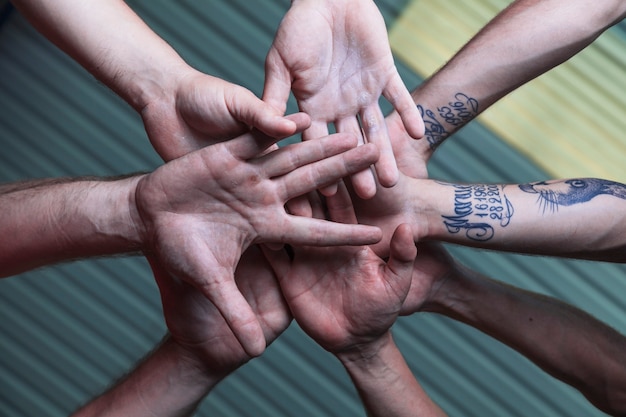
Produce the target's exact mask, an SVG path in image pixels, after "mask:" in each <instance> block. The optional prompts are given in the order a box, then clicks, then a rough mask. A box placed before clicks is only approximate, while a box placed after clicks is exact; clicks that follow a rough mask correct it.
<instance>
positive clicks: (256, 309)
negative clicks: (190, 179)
mask: <svg viewBox="0 0 626 417" xmlns="http://www.w3.org/2000/svg"><path fill="white" fill-rule="evenodd" d="M150 264H151V266H152V270H153V272H154V276H155V278H156V281H157V284H158V285H159V290H160V292H161V299H162V302H163V314H164V316H165V321H166V323H167V327H168V329H169V331H170V333H171V336H172V338H173V339H174V340H175V341H176V342H177V343H178V344H179V345H180V346H181V347H183V348H184V349H187V350H188V351H189V352H190V354H191V355H192V356H193V357H197V358H198V359H199V362H201V363H202V364H203V365H204V366H205V367H206V368H207V369H209V370H210V372H211V374H213V375H216V377H217V378H220V379H221V378H223V377H224V376H226V375H228V374H229V373H230V372H232V371H234V370H235V369H237V368H238V367H239V366H241V365H243V364H244V363H246V362H247V361H248V360H250V359H251V358H252V357H251V356H250V355H249V354H248V353H247V352H246V351H245V350H244V349H243V348H242V347H241V345H240V343H239V341H238V340H237V338H236V337H235V335H234V334H233V332H232V330H231V329H230V328H229V326H228V324H227V323H226V321H224V318H223V317H222V316H221V315H220V312H219V311H218V310H217V308H215V306H214V305H213V304H212V303H211V302H210V301H209V300H208V299H207V298H206V297H205V296H204V295H203V294H201V293H200V292H198V291H197V290H196V289H195V288H194V287H192V286H191V285H189V284H187V283H186V282H184V281H181V280H180V279H178V278H176V277H174V276H172V275H170V274H168V273H167V272H166V271H165V270H164V269H163V267H162V266H161V265H160V264H159V262H158V260H157V259H155V258H150ZM235 283H236V284H237V287H238V288H239V290H240V291H241V293H242V295H243V297H244V298H245V299H246V301H247V302H248V303H249V305H250V307H251V309H252V311H253V313H254V314H255V317H256V319H257V320H258V322H259V324H260V325H261V329H262V330H263V335H264V339H265V342H266V343H267V344H268V345H269V344H270V343H271V342H272V341H273V340H274V339H276V338H277V337H278V336H279V335H280V334H281V333H282V332H283V331H284V330H285V329H286V328H287V326H288V325H289V323H290V322H291V314H290V313H289V309H288V308H287V305H286V304H285V301H284V300H283V297H282V294H281V292H280V289H279V287H278V282H277V281H276V277H275V276H274V274H273V272H272V270H271V268H270V267H269V265H268V264H267V261H266V260H265V258H264V257H263V255H262V254H261V251H260V249H259V247H258V246H252V247H250V248H249V249H248V250H247V251H246V252H244V254H243V256H242V262H240V264H239V266H238V267H237V269H236V271H235Z"/></svg>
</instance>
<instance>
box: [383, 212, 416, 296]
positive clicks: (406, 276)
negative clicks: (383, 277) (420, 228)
mask: <svg viewBox="0 0 626 417" xmlns="http://www.w3.org/2000/svg"><path fill="white" fill-rule="evenodd" d="M416 256H417V247H416V246H415V243H414V241H413V232H412V230H411V227H410V226H409V225H408V224H406V223H405V224H401V225H399V226H398V227H397V228H396V230H395V232H394V233H393V236H392V237H391V242H390V251H389V260H388V261H387V269H388V270H389V271H391V272H392V273H393V274H394V275H395V277H396V278H397V279H395V280H393V281H391V283H392V284H394V287H395V288H397V289H398V293H399V294H403V299H404V298H405V297H406V296H407V294H408V292H409V289H410V287H411V279H412V276H413V265H414V261H415V257H416Z"/></svg>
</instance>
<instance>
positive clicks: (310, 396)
mask: <svg viewBox="0 0 626 417" xmlns="http://www.w3.org/2000/svg"><path fill="white" fill-rule="evenodd" d="M405 3H406V2H404V1H394V0H388V1H380V2H379V5H380V7H381V10H382V11H383V12H384V14H385V17H386V18H387V22H388V24H389V23H391V22H393V19H394V18H395V17H396V16H397V15H398V14H399V13H401V12H402V8H403V6H404V4H405ZM130 4H131V5H132V6H133V7H134V8H135V9H136V10H137V11H138V12H139V13H140V14H141V15H142V16H143V17H144V18H145V19H146V21H147V22H148V23H149V24H150V25H151V26H152V27H153V28H154V29H155V30H156V31H157V32H158V33H160V34H161V35H162V36H163V37H164V38H166V39H167V40H168V41H169V42H170V43H171V44H172V45H174V47H175V48H176V49H177V50H178V51H179V52H180V53H181V55H183V56H184V57H185V59H187V60H188V61H189V62H190V63H192V64H193V65H194V66H196V67H198V68H199V69H202V70H203V71H206V72H209V73H211V74H215V75H218V76H221V77H224V78H227V79H229V80H231V81H233V82H237V83H239V84H243V85H245V86H246V87H248V88H250V89H251V90H253V91H254V92H255V93H257V94H260V92H261V90H262V84H263V60H264V56H265V51H266V50H267V48H268V47H269V45H270V43H271V40H272V36H273V31H274V30H275V27H276V25H277V24H278V22H279V21H280V17H281V15H282V13H283V12H284V11H285V10H286V8H287V7H288V6H289V2H288V1H286V0H283V1H270V0H267V1H262V0H260V1H258V2H248V1H244V0H238V1H228V2H226V1H216V0H209V1H205V2H190V1H184V2H171V1H164V0H158V1H151V2H149V3H148V2H140V1H133V2H130ZM401 70H402V75H403V77H404V79H405V81H406V83H407V84H408V85H409V86H411V87H413V86H416V85H417V84H419V82H421V80H420V79H419V78H418V77H417V76H416V75H414V74H412V73H411V72H410V71H409V70H408V69H406V68H404V67H401ZM290 109H291V111H293V110H294V109H295V106H294V105H293V103H291V106H290ZM157 164H159V159H158V157H157V156H156V155H155V153H154V151H153V150H152V149H151V147H150V145H149V144H148V141H147V139H146V135H145V133H144V132H143V127H142V125H141V121H140V119H139V118H138V116H137V115H136V114H135V113H134V112H133V111H132V110H131V109H130V108H129V107H128V106H127V105H126V104H125V103H123V102H122V101H121V100H119V99H118V98H117V97H115V95H114V94H112V93H111V92H110V91H108V90H107V89H106V88H104V87H103V86H101V85H100V84H98V83H97V82H95V81H94V80H93V78H92V77H91V76H89V75H88V74H86V73H85V72H84V71H83V70H82V69H81V68H80V67H78V66H77V65H76V64H75V63H73V62H72V61H71V60H70V59H69V58H67V57H66V56H65V55H63V54H62V53H60V52H59V51H57V50H56V49H55V48H54V47H52V46H51V45H50V44H49V43H47V42H46V41H45V40H44V39H42V38H41V36H39V35H38V34H37V33H36V32H35V31H34V30H33V29H32V28H31V27H30V26H29V25H28V24H27V23H25V22H24V20H23V19H22V18H21V17H20V16H19V15H18V14H17V13H13V14H12V15H10V16H9V18H8V19H7V20H6V21H5V22H4V24H3V26H2V27H0V181H12V180H17V179H22V178H31V177H46V176H61V175H63V176H65V175H85V174H90V175H113V174H120V173H127V172H133V171H139V170H146V169H151V168H152V167H154V166H156V165H157ZM430 174H431V176H433V177H434V178H441V179H449V180H467V181H490V182H506V181H516V182H520V181H522V182H523V181H530V180H535V179H541V178H544V177H545V174H544V173H542V172H541V171H540V170H538V169H537V168H536V167H534V166H533V165H532V164H530V163H529V162H528V161H527V160H526V159H525V158H524V157H523V156H521V155H519V154H518V153H517V152H515V150H513V149H511V148H510V147H508V146H507V145H506V144H504V143H503V142H502V141H500V140H499V138H498V137H496V136H495V135H493V134H492V133H491V132H489V131H488V130H487V129H485V128H484V127H483V126H481V125H479V124H477V123H474V124H471V125H470V126H468V127H467V128H465V129H464V130H463V131H462V132H460V133H459V134H458V135H457V137H455V138H453V139H451V140H450V141H449V142H448V143H446V145H445V146H442V147H441V149H440V150H439V151H437V153H436V155H435V157H434V158H433V161H432V163H431V165H430ZM452 249H453V251H454V253H455V254H457V255H458V256H459V257H460V258H461V259H462V260H463V261H464V262H465V263H467V264H468V265H470V266H472V267H475V268H476V269H479V270H480V271H482V272H485V273H487V274H489V275H491V276H493V277H494V278H498V279H502V280H504V281H506V282H509V283H512V284H515V285H519V286H522V287H524V288H527V289H530V290H533V291H539V292H542V293H546V294H549V295H553V296H556V297H559V298H561V299H564V300H567V301H569V302H571V303H573V304H575V305H577V306H579V307H581V308H583V309H585V310H587V311H589V312H590V313H591V314H593V315H595V316H597V317H598V318H600V319H602V320H603V321H605V322H607V323H609V324H611V325H612V326H614V327H615V328H617V329H619V330H620V331H622V332H624V331H626V322H625V320H624V316H625V315H624V307H623V301H622V300H620V299H619V298H618V297H617V296H616V294H623V293H624V290H626V288H625V286H626V280H624V279H623V278H624V272H626V271H625V270H624V267H622V266H617V265H609V264H597V263H590V262H574V261H562V260H554V259H543V258H531V257H524V256H516V255H508V254H499V253H494V252H481V251H476V250H471V249H460V248H452ZM600 278H601V279H600ZM164 331H165V327H164V325H163V323H162V317H161V312H160V300H159V296H158V290H157V288H156V285H155V284H154V281H153V279H152V277H151V276H150V271H149V268H148V267H147V265H146V263H145V262H144V261H143V260H142V259H139V258H114V259H98V260H88V261H81V262H77V263H72V264H67V265H60V266H54V267H50V268H43V269H40V270H37V271H34V272H31V273H28V274H23V275H21V276H16V277H11V278H8V279H4V280H1V281H0V415H2V416H7V417H14V416H15V417H17V416H63V415H67V414H69V413H70V412H71V411H72V410H73V409H74V408H76V407H77V406H79V405H80V404H82V403H83V402H85V401H87V400H88V399H89V398H90V397H92V396H93V395H95V394H97V393H99V392H101V391H102V390H104V389H105V388H106V387H107V386H109V385H110V384H111V383H112V382H113V381H115V380H116V379H117V378H119V377H120V376H122V375H123V374H124V373H125V372H126V371H127V370H129V369H130V368H131V367H132V366H133V364H134V363H135V362H136V361H137V360H139V359H140V358H141V357H143V356H144V355H145V354H146V353H147V352H149V351H150V349H151V348H152V347H153V346H154V344H155V343H157V342H158V340H160V338H161V337H162V335H163V333H164ZM395 337H396V339H397V341H398V344H399V345H400V346H401V348H402V351H403V353H404V354H405V357H406V358H407V361H408V362H409V364H410V365H411V366H412V368H413V369H414V371H415V374H416V376H417V377H418V378H419V380H420V381H421V382H422V383H423V384H424V386H425V388H426V390H427V391H428V392H429V393H430V394H431V395H432V396H433V398H434V399H435V400H436V401H437V402H438V403H439V404H440V405H441V406H442V407H443V408H444V409H445V410H446V411H448V413H449V414H450V415H451V416H480V417H482V416H498V417H501V416H531V415H532V416H564V415H572V416H578V415H585V416H594V415H596V416H600V415H602V413H599V412H597V411H595V410H594V408H593V407H591V406H590V405H589V404H588V403H587V402H586V400H585V399H584V398H582V396H580V395H579V394H578V393H577V392H576V391H574V390H572V389H571V388H569V387H568V386H566V385H564V384H562V383H560V382H558V381H556V380H554V379H552V378H551V377H549V376H547V375H545V374H544V373H543V372H541V371H539V370H538V369H537V368H536V367H535V366H534V365H532V364H531V363H529V362H528V361H527V360H525V359H524V358H523V357H521V356H520V355H518V354H516V353H515V352H513V351H511V350H510V349H508V348H506V347H505V346H502V345H501V344H499V343H498V342H495V341H494V340H492V339H490V338H488V337H487V336H485V335H483V334H481V333H479V332H477V331H475V330H473V329H470V328H468V327H467V326H464V325H462V324H459V323H455V322H452V321H451V320H448V319H444V318H441V317H436V316H433V315H415V316H411V317H404V318H402V319H401V320H400V321H399V322H398V324H397V325H396V327H395ZM198 415H200V416H209V415H220V416H235V415H237V416H259V415H261V416H292V415H297V416H311V417H313V416H342V417H343V416H356V415H363V412H362V408H361V406H360V403H359V401H358V397H357V395H356V393H355V391H354V388H353V387H352V385H351V383H350V380H349V378H348V377H347V375H346V374H345V372H344V371H343V369H341V368H340V366H339V364H338V362H336V361H335V360H334V359H333V358H332V357H330V355H328V354H327V353H326V352H324V351H323V350H321V349H320V348H319V347H317V346H315V345H314V344H313V343H312V342H311V340H310V339H308V338H307V337H306V336H305V335H303V334H302V332H301V331H300V330H299V329H298V327H297V326H295V325H294V326H292V327H291V328H290V329H289V330H288V331H287V332H286V333H285V334H284V335H283V336H282V337H281V338H279V339H278V340H277V341H276V342H275V343H274V344H273V345H272V346H270V347H269V349H268V350H267V352H266V353H265V354H264V355H263V356H262V357H260V358H258V359H255V360H253V361H252V362H251V363H249V364H248V365H246V366H244V367H243V368H241V369H240V370H239V371H237V372H236V373H235V374H233V375H231V376H230V377H229V378H227V379H226V380H225V381H224V382H223V383H222V384H220V385H219V386H218V387H217V388H216V390H214V392H212V393H211V394H210V395H209V397H208V398H207V399H206V400H205V401H204V403H203V404H202V406H201V408H200V410H199V413H198Z"/></svg>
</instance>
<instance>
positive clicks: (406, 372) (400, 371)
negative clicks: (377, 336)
mask: <svg viewBox="0 0 626 417" xmlns="http://www.w3.org/2000/svg"><path fill="white" fill-rule="evenodd" d="M375 345H376V346H375V347H374V348H373V350H372V349H371V347H364V346H361V347H359V348H358V349H355V350H354V351H350V352H343V353H340V354H336V356H337V358H338V359H339V360H340V361H341V363H342V365H343V366H344V368H345V369H346V371H347V372H348V374H349V375H350V378H351V379H352V381H353V383H354V385H355V387H356V389H357V391H358V393H359V396H360V397H361V400H362V401H363V405H364V406H365V409H366V410H367V414H368V415H369V416H421V417H425V416H445V415H446V414H445V413H444V412H443V411H442V410H441V409H440V408H439V406H437V405H436V404H435V403H434V402H433V401H432V400H431V399H430V398H429V397H428V395H427V394H426V393H425V392H424V390H423V389H422V387H421V386H420V384H419V383H418V382H417V380H416V379H415V377H414V376H413V373H412V372H411V369H410V368H409V367H408V365H407V364H406V362H405V361H404V358H403V357H402V353H401V352H400V351H399V350H398V348H397V346H396V345H395V343H394V341H393V339H392V336H391V333H389V332H387V333H386V334H385V335H384V336H383V337H382V338H381V340H380V341H378V342H376V343H375Z"/></svg>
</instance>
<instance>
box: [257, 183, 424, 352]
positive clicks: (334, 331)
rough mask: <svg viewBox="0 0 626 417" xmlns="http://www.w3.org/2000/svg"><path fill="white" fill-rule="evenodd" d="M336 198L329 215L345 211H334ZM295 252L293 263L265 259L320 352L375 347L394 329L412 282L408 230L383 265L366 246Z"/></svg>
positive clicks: (396, 237)
mask: <svg viewBox="0 0 626 417" xmlns="http://www.w3.org/2000/svg"><path fill="white" fill-rule="evenodd" d="M343 192H345V189H342V188H341V187H340V190H339V194H343ZM339 194H338V195H337V196H333V197H331V198H329V199H328V205H329V211H330V212H331V213H333V212H341V211H344V212H347V211H349V210H344V207H345V206H344V205H343V204H340V205H339V206H338V207H333V204H335V203H334V202H333V199H335V198H337V197H339ZM333 217H335V218H337V217H336V216H333V215H332V214H331V218H333ZM346 219H347V218H346V217H344V220H346ZM294 252H295V253H294V258H293V261H291V260H289V258H287V257H286V256H281V255H280V254H278V253H275V252H274V253H271V252H269V251H268V253H267V256H268V258H269V259H270V263H271V264H272V267H273V268H274V270H275V271H276V272H277V275H278V277H279V281H280V286H281V289H282V291H283V295H284V297H285V300H286V301H287V304H288V305H289V308H290V310H291V312H292V314H293V315H294V318H295V319H296V321H297V322H298V324H299V325H300V326H301V327H302V329H303V330H304V331H305V332H306V333H307V334H308V335H309V336H310V337H311V338H313V339H314V340H315V341H316V342H317V343H318V344H320V346H322V347H323V348H324V349H326V350H328V351H330V352H332V353H341V352H344V351H346V350H350V349H353V348H355V347H357V346H360V345H363V344H369V343H375V342H376V341H377V340H378V339H379V338H381V336H382V335H384V334H385V333H386V332H387V331H388V330H389V328H390V327H391V326H392V325H393V323H394V322H395V319H396V317H397V316H398V313H399V312H400V309H401V307H402V303H403V302H404V299H405V297H406V295H407V292H408V290H409V287H410V284H411V271H412V266H413V260H414V259H415V255H416V248H415V245H414V244H413V239H412V234H411V230H410V227H408V226H407V225H401V226H399V227H398V229H397V230H396V233H395V234H394V237H393V239H392V240H391V256H390V258H389V260H388V261H387V262H386V263H385V262H384V261H383V260H382V259H380V258H379V257H378V256H377V255H376V254H375V253H374V252H373V251H372V250H371V249H369V248H368V247H360V248H358V247H350V246H342V247H338V248H313V247H297V248H294Z"/></svg>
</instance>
